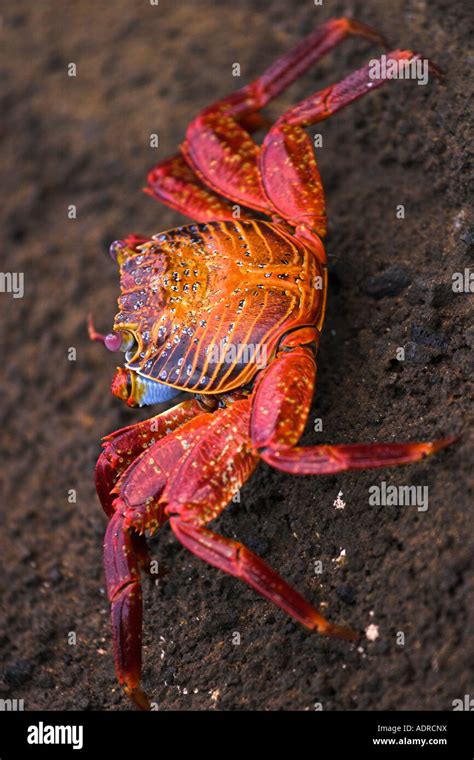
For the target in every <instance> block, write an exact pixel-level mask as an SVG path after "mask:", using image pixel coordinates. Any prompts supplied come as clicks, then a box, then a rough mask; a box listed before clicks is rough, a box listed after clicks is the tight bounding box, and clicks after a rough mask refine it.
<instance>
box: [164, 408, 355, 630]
mask: <svg viewBox="0 0 474 760" xmlns="http://www.w3.org/2000/svg"><path fill="white" fill-rule="evenodd" d="M249 416H250V401H249V399H245V400H240V401H235V402H233V403H232V405H231V406H230V407H228V408H227V409H225V410H217V411H216V412H215V413H214V415H213V416H212V418H211V420H210V421H209V423H208V425H207V428H206V434H205V435H204V436H202V438H200V439H199V440H198V441H197V443H195V445H194V446H193V447H192V449H191V450H189V452H188V454H187V455H186V456H185V457H183V458H182V459H181V461H180V463H179V466H178V467H177V468H176V470H175V471H174V473H173V474H172V476H171V477H170V478H169V479H168V483H167V485H166V487H165V489H164V491H163V494H162V497H161V502H162V503H165V504H166V508H165V511H166V513H167V514H169V515H170V526H171V528H172V530H173V532H174V533H175V535H176V537H177V538H178V539H179V541H181V543H182V544H183V545H184V546H186V547H187V548H188V549H189V550H190V551H191V552H193V554H195V555H196V556H198V557H200V558H201V559H203V560H205V561H206V562H208V563H209V564H211V565H213V566H214V567H217V568H219V569H220V570H223V571H224V572H226V573H229V575H233V576H235V577H236V578H240V579H241V580H243V581H245V582H246V583H248V584H249V585H250V586H252V588H254V589H255V590H256V591H258V593H259V594H261V595H262V596H263V597H265V598H266V599H268V600H270V601H271V602H273V603H274V604H276V605H277V606H278V607H280V608H281V609H283V610H285V612H287V613H288V614H289V615H291V616H292V617H294V618H295V619H296V620H298V621H299V622H300V623H302V624H303V625H305V626H306V627H307V628H309V629H311V630H316V631H318V632H319V633H321V634H324V635H327V636H335V637H338V638H346V639H354V638H357V634H355V633H353V632H352V631H350V630H349V629H348V628H345V627H344V626H338V625H333V624H331V623H329V622H328V621H327V620H326V619H325V618H324V617H323V616H322V615H321V614H320V613H319V612H318V611H317V610H316V609H315V608H314V607H313V606H312V605H311V604H309V602H307V601H306V600H305V599H304V598H303V597H302V596H301V595H300V594H299V593H298V592H297V591H295V589H293V588H292V587H291V586H290V585H289V584H288V583H286V581H284V580H283V579H282V578H281V577H280V576H279V575H278V574H277V573H276V572H275V571H274V570H273V569H272V568H271V567H270V566H269V565H267V564H266V563H265V562H263V560H262V559H260V557H258V556H257V555H255V554H253V553H252V552H251V551H249V549H247V548H246V547H245V546H244V545H243V544H241V543H239V542H238V541H234V540H232V539H228V538H224V537H223V536H220V535H218V534H216V533H213V532H212V531H210V530H208V529H206V528H205V527H204V525H206V523H208V522H209V521H210V520H212V519H214V518H215V517H217V516H218V515H219V514H220V513H221V512H222V510H223V509H224V507H225V506H226V505H227V503H228V502H229V500H230V498H231V497H232V495H233V494H234V493H235V492H236V491H237V489H238V488H239V487H240V485H242V483H244V482H245V480H247V478H248V477H249V475H250V474H251V472H252V471H253V469H254V467H255V465H256V463H257V459H258V458H257V456H256V453H255V452H254V451H252V449H251V448H250V447H249V441H248V425H249Z"/></svg>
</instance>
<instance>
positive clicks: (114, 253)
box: [109, 240, 127, 261]
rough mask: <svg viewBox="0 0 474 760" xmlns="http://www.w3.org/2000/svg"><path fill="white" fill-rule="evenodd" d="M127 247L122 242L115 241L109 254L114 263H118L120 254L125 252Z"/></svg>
mask: <svg viewBox="0 0 474 760" xmlns="http://www.w3.org/2000/svg"><path fill="white" fill-rule="evenodd" d="M126 247H127V246H126V245H125V243H124V242H123V241H122V240H114V242H113V243H112V244H111V246H110V248H109V254H110V256H111V258H112V259H113V260H114V261H117V257H118V255H119V253H120V252H121V251H123V250H125V248H126Z"/></svg>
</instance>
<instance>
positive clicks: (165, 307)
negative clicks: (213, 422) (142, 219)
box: [114, 221, 326, 394]
mask: <svg viewBox="0 0 474 760" xmlns="http://www.w3.org/2000/svg"><path fill="white" fill-rule="evenodd" d="M118 260H119V264H120V289H121V295H120V297H119V299H118V304H119V308H120V310H119V312H118V314H117V316H116V318H115V323H114V330H116V331H122V332H123V333H126V332H128V333H131V334H132V335H133V337H134V338H135V340H136V342H137V344H138V347H137V349H136V351H135V352H134V354H133V356H132V355H130V352H129V353H127V355H126V358H127V363H126V365H125V366H126V368H127V369H129V370H132V371H133V372H136V373H137V374H138V375H140V376H142V377H145V378H149V379H151V380H155V381H158V382H160V383H163V384H165V385H169V386H172V387H173V388H177V389H180V390H185V391H190V392H197V393H200V394H201V393H203V394H206V393H209V394H211V393H214V394H215V393H223V392H227V391H230V390H232V389H234V388H238V387H242V386H245V385H246V384H247V383H249V382H250V381H251V380H252V379H253V377H254V376H255V374H256V373H257V371H258V370H259V369H262V368H263V366H265V365H266V364H268V362H269V361H270V360H271V359H272V358H273V356H274V355H275V352H276V350H277V348H278V345H279V343H280V342H281V339H282V337H283V336H284V335H286V334H287V333H289V332H291V331H293V330H296V329H298V328H300V327H303V326H311V327H312V328H313V329H314V326H318V323H319V322H320V321H322V316H323V313H324V298H325V291H326V288H325V287H324V286H323V287H321V282H323V283H324V284H325V272H324V270H323V268H322V267H321V265H320V264H319V262H318V261H317V259H316V258H315V256H314V255H313V254H312V253H311V251H310V250H309V249H308V248H307V247H306V245H305V243H304V242H300V241H299V240H297V239H295V238H294V237H292V236H291V235H290V233H289V232H288V231H287V230H286V229H285V227H284V226H282V225H278V224H272V223H269V222H264V221H245V222H244V221H242V222H237V221H236V222H211V223H208V224H199V225H188V226H185V227H179V228H177V229H173V230H170V231H168V232H165V233H162V234H160V235H158V236H156V237H154V238H153V239H152V240H150V241H149V242H147V243H145V244H143V245H141V246H138V247H137V249H136V250H132V249H130V248H125V249H124V250H122V251H121V253H120V255H119V258H118Z"/></svg>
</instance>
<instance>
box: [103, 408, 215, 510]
mask: <svg viewBox="0 0 474 760" xmlns="http://www.w3.org/2000/svg"><path fill="white" fill-rule="evenodd" d="M201 413H202V407H201V406H200V404H199V402H198V401H197V400H196V399H195V398H193V399H190V400H187V401H184V402H183V403H182V404H178V405H177V406H174V407H171V409H167V410H166V411H164V412H162V413H161V414H157V415H156V416H155V417H150V419H148V420H143V421H142V422H138V423H136V424H135V425H129V426H128V427H125V428H122V429H121V430H116V431H115V432H114V433H110V435H107V436H105V438H104V439H103V442H102V451H101V454H100V457H99V459H98V460H97V464H96V469H95V482H96V488H97V493H98V495H99V499H100V501H101V503H102V506H103V508H104V511H105V513H106V514H107V515H109V517H110V516H112V515H113V513H114V509H113V506H112V504H113V501H114V499H115V498H116V494H115V493H114V492H113V490H112V489H113V488H114V485H115V483H116V481H117V480H118V478H119V477H120V476H121V474H122V473H123V472H125V470H126V469H127V467H129V466H130V465H131V463H132V462H133V461H134V459H136V458H137V457H138V456H139V454H141V453H142V451H144V450H145V449H146V448H147V447H148V446H150V444H152V443H154V442H155V441H158V440H159V439H160V438H163V436H165V435H167V434H168V433H170V432H172V431H173V430H176V429H177V428H179V427H181V425H184V423H185V422H187V421H188V420H190V419H192V418H193V417H195V416H196V415H198V414H201Z"/></svg>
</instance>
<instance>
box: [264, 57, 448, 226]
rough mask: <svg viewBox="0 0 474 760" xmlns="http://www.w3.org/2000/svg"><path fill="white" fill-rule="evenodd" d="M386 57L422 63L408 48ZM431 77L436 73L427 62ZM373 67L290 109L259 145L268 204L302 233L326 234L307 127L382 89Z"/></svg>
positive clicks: (318, 178) (382, 81) (319, 188)
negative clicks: (373, 75)
mask: <svg viewBox="0 0 474 760" xmlns="http://www.w3.org/2000/svg"><path fill="white" fill-rule="evenodd" d="M387 59H388V60H392V61H398V62H401V64H402V65H406V64H408V63H409V62H413V61H417V60H419V59H421V56H420V55H419V54H417V53H414V52H413V51H411V50H394V51H392V52H391V53H387ZM429 65H430V69H431V71H432V72H433V73H435V74H438V72H437V70H436V68H435V67H434V66H433V64H431V63H429ZM371 71H372V66H371V64H368V65H366V66H363V67H362V68H360V69H358V70H357V71H355V72H353V73H352V74H350V75H349V76H347V77H345V78H344V79H343V80H342V81H340V82H338V83H337V84H334V85H331V86H330V87H326V88H325V89H323V90H320V91H319V92H316V93H315V94H314V95H311V96H310V97H308V98H306V99H305V100H302V101H301V102H300V103H298V104H297V105H296V106H294V107H293V108H291V109H290V110H288V111H287V112H286V113H284V114H283V116H281V117H280V119H278V121H277V122H276V123H275V124H274V125H273V127H272V128H271V129H270V131H269V132H268V134H267V135H266V137H265V140H264V142H263V144H262V149H261V152H260V156H259V168H260V176H261V183H262V188H263V191H264V194H265V196H266V198H267V199H268V203H269V204H270V206H271V207H272V208H273V209H274V210H275V211H276V213H278V214H280V215H281V216H282V217H283V218H284V219H286V220H288V221H289V222H290V223H291V224H292V225H293V226H295V227H296V228H297V234H298V232H299V229H298V228H300V229H301V231H302V232H303V236H304V231H305V230H307V229H308V228H309V229H312V230H315V231H316V232H319V233H320V234H321V233H322V234H324V195H323V189H322V186H321V179H320V176H319V172H318V169H317V166H316V161H315V158H314V151H313V146H312V144H311V140H310V138H309V136H308V135H307V134H306V132H305V131H304V128H305V127H308V126H310V125H311V124H317V123H318V122H320V121H323V120H324V119H327V118H328V117H329V116H331V115H332V114H333V113H336V112H337V111H339V110H340V109H341V108H344V107H345V106H347V105H349V104H350V103H352V102H353V101H354V100H357V99H358V98H361V97H363V96H364V95H367V93H368V92H370V91H371V90H373V89H376V88H377V87H381V86H382V85H383V84H385V82H387V81H389V79H390V77H389V76H386V77H385V78H383V77H380V78H378V79H373V78H371V76H370V73H371Z"/></svg>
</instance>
